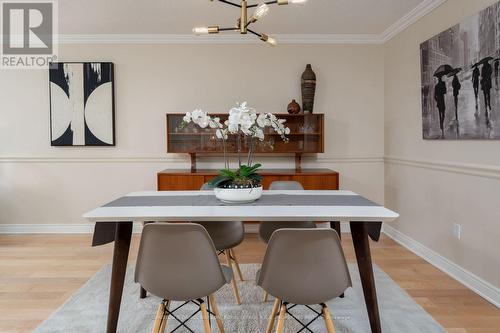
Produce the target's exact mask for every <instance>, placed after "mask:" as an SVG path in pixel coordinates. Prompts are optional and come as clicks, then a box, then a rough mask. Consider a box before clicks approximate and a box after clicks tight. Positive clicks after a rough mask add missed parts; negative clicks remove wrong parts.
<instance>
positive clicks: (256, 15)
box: [193, 0, 307, 46]
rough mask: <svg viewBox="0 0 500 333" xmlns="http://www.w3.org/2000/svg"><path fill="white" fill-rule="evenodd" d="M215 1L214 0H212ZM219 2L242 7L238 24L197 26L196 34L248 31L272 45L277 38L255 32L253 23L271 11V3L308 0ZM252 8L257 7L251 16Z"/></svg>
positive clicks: (245, 32) (293, 2) (223, 0)
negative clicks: (230, 25) (250, 2)
mask: <svg viewBox="0 0 500 333" xmlns="http://www.w3.org/2000/svg"><path fill="white" fill-rule="evenodd" d="M210 1H214V0H210ZM218 1H219V2H222V3H225V4H228V5H231V6H234V7H238V8H240V17H239V18H238V20H237V21H236V25H235V26H234V27H231V28H220V27H219V26H211V27H197V28H194V29H193V33H194V34H195V35H208V34H218V33H220V32H222V31H238V32H239V33H240V34H242V35H246V34H247V33H251V34H253V35H256V36H257V37H259V39H260V40H261V41H263V42H266V43H268V44H270V45H273V46H274V45H276V44H277V41H276V39H274V38H272V37H270V36H268V35H266V34H264V33H258V32H255V31H253V30H251V29H249V28H248V27H249V26H250V25H251V24H252V23H255V22H257V21H258V20H260V19H261V18H263V17H264V16H266V15H267V13H268V12H269V9H270V7H269V5H273V4H278V5H288V4H303V3H305V2H306V1H307V0H274V1H266V2H263V3H261V4H252V5H249V4H248V3H247V0H241V3H240V4H237V3H234V2H231V1H227V0H218ZM250 8H255V11H254V12H253V15H252V16H251V17H250V18H249V16H248V10H249V9H250Z"/></svg>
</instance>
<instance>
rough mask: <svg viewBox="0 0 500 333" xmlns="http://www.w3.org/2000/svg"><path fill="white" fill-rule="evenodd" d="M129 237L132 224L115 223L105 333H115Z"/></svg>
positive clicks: (125, 269)
mask: <svg viewBox="0 0 500 333" xmlns="http://www.w3.org/2000/svg"><path fill="white" fill-rule="evenodd" d="M131 237H132V222H118V223H116V233H115V247H114V250H113V267H112V269H111V285H110V288H109V305H108V323H107V328H106V332H107V333H115V332H116V327H117V325H118V316H119V315H120V303H121V301H122V292H123V284H124V281H125V272H126V271H127V260H128V252H129V249H130V239H131Z"/></svg>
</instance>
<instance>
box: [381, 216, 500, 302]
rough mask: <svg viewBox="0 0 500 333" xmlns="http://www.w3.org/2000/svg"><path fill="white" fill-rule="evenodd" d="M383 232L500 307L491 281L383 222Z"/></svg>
mask: <svg viewBox="0 0 500 333" xmlns="http://www.w3.org/2000/svg"><path fill="white" fill-rule="evenodd" d="M383 232H384V233H385V234H386V235H387V236H389V237H390V238H392V239H393V240H394V241H396V242H397V243H399V244H400V245H402V246H404V247H405V248H407V249H408V250H410V251H411V252H413V253H415V254H416V255H417V256H419V257H421V258H422V259H424V260H425V261H427V262H429V263H430V264H432V265H433V266H435V267H436V268H438V269H440V270H441V271H443V272H445V273H446V274H448V275H449V276H451V277H452V278H454V279H455V280H457V281H459V282H460V283H462V284H464V285H465V286H466V287H467V288H469V289H471V290H472V291H474V292H475V293H477V294H478V295H479V296H481V297H483V298H484V299H486V300H487V301H488V302H490V303H492V304H493V305H495V306H496V307H497V308H500V288H497V287H495V286H494V285H492V284H491V283H489V282H487V281H485V280H483V279H482V278H480V277H478V276H476V275H474V274H473V273H471V272H469V271H468V270H466V269H464V268H462V267H460V266H458V265H457V264H455V263H454V262H452V261H451V260H449V259H447V258H445V257H443V256H442V255H440V254H439V253H437V252H434V251H433V250H431V249H429V248H428V247H426V246H424V245H423V244H421V243H419V242H417V241H416V240H414V239H412V238H410V237H408V236H407V235H405V234H403V233H402V232H400V231H398V230H396V229H394V228H393V227H391V226H388V225H387V224H384V228H383Z"/></svg>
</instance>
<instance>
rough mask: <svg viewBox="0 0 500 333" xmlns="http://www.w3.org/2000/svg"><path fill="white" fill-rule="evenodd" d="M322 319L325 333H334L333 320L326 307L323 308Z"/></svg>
mask: <svg viewBox="0 0 500 333" xmlns="http://www.w3.org/2000/svg"><path fill="white" fill-rule="evenodd" d="M323 319H325V325H326V331H327V332H328V333H335V326H333V320H332V317H331V316H330V311H329V310H328V307H327V306H326V305H325V306H323Z"/></svg>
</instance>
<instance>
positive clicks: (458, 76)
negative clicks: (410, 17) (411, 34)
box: [420, 2, 500, 140]
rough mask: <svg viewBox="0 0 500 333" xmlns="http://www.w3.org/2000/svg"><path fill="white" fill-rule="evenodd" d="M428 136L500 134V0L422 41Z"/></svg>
mask: <svg viewBox="0 0 500 333" xmlns="http://www.w3.org/2000/svg"><path fill="white" fill-rule="evenodd" d="M420 55H421V66H422V67H421V75H422V86H421V88H422V90H421V91H422V122H423V137H424V139H429V140H471V139H475V140H477V139H481V140H498V139H500V82H499V80H500V78H499V67H500V2H497V3H495V4H493V5H492V6H490V7H488V8H486V9H484V10H482V11H480V12H478V13H476V14H475V15H473V16H470V17H468V18H466V19H465V20H463V21H462V22H460V23H459V24H457V25H455V26H453V27H451V28H449V29H448V30H446V31H443V32H442V33H440V34H438V35H436V36H434V37H432V38H431V39H429V40H427V41H425V42H423V43H422V44H421V46H420Z"/></svg>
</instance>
